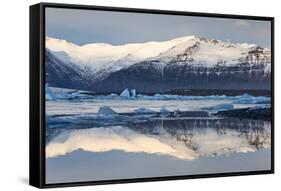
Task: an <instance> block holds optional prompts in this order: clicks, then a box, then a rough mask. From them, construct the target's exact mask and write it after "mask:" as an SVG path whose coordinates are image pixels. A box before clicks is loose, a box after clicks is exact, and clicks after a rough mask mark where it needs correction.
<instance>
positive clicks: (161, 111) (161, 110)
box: [160, 106, 170, 113]
mask: <svg viewBox="0 0 281 191" xmlns="http://www.w3.org/2000/svg"><path fill="white" fill-rule="evenodd" d="M160 113H170V111H169V110H167V109H166V108H165V107H164V106H163V107H161V109H160Z"/></svg>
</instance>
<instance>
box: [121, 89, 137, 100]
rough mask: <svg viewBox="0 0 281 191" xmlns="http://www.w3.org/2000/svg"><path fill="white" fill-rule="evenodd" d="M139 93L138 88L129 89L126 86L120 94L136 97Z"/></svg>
mask: <svg viewBox="0 0 281 191" xmlns="http://www.w3.org/2000/svg"><path fill="white" fill-rule="evenodd" d="M136 95H137V90H136V89H131V90H129V89H128V88H126V89H125V90H123V92H122V93H121V94H120V96H121V97H128V98H129V97H133V98H135V97H136Z"/></svg>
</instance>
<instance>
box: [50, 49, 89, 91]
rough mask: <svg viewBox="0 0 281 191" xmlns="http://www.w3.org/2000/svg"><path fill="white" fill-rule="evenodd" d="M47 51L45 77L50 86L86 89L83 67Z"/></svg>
mask: <svg viewBox="0 0 281 191" xmlns="http://www.w3.org/2000/svg"><path fill="white" fill-rule="evenodd" d="M45 52H46V53H45V74H46V76H45V77H46V82H47V83H48V84H49V85H50V86H54V87H62V88H70V89H80V88H82V89H84V82H85V78H84V77H83V70H82V69H80V68H79V67H78V66H77V65H75V64H73V63H66V62H64V61H62V60H60V59H59V58H57V57H56V56H55V55H53V54H52V53H51V52H50V51H48V50H46V51H45Z"/></svg>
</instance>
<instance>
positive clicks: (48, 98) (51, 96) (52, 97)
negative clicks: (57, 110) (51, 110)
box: [45, 84, 56, 100]
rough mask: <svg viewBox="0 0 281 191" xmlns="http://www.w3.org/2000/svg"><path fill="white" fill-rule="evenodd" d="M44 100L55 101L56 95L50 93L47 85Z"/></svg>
mask: <svg viewBox="0 0 281 191" xmlns="http://www.w3.org/2000/svg"><path fill="white" fill-rule="evenodd" d="M45 95H46V100H56V95H55V94H54V93H53V92H52V91H51V89H50V88H49V86H48V84H46V85H45Z"/></svg>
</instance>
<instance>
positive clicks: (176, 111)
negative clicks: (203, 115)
mask: <svg viewBox="0 0 281 191" xmlns="http://www.w3.org/2000/svg"><path fill="white" fill-rule="evenodd" d="M180 112H181V111H180V109H176V110H175V111H174V113H173V115H174V116H175V117H180Z"/></svg>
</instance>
